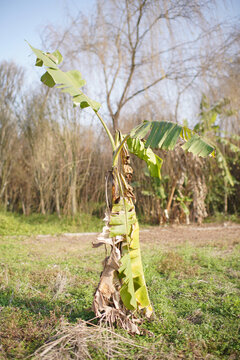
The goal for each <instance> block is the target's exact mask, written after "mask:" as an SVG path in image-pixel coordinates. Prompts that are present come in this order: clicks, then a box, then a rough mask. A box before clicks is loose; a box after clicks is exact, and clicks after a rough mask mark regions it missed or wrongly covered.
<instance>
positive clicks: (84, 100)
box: [29, 44, 101, 111]
mask: <svg viewBox="0 0 240 360" xmlns="http://www.w3.org/2000/svg"><path fill="white" fill-rule="evenodd" d="M29 46H30V48H31V49H32V51H33V52H34V54H35V55H36V56H37V60H36V63H35V65H36V66H43V65H44V66H45V67H46V72H45V73H44V74H43V75H42V77H41V81H42V82H43V83H44V84H45V85H47V86H48V87H53V86H55V85H57V87H58V88H61V89H62V90H61V91H62V92H65V93H69V94H70V95H71V96H72V100H73V104H74V105H75V106H80V107H81V108H85V107H88V106H90V107H91V108H92V109H93V110H94V111H98V110H99V108H100V106H101V104H100V103H98V102H97V101H94V100H91V99H90V98H89V97H88V96H86V95H85V94H84V93H83V92H82V91H81V90H80V88H81V87H82V86H84V85H85V84H86V81H85V80H84V79H82V75H81V73H80V72H79V71H78V70H71V71H67V72H64V71H62V70H60V69H59V67H58V66H57V65H58V64H60V63H61V61H62V55H61V54H60V52H59V51H58V50H56V51H55V52H53V53H52V54H50V53H44V52H43V51H41V50H39V49H36V48H34V47H33V46H31V45H30V44H29Z"/></svg>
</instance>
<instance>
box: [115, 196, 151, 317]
mask: <svg viewBox="0 0 240 360" xmlns="http://www.w3.org/2000/svg"><path fill="white" fill-rule="evenodd" d="M109 227H110V234H109V236H110V237H116V236H122V237H123V239H124V240H123V243H122V252H123V256H122V258H121V260H120V261H121V266H120V268H119V270H118V271H119V276H120V279H121V281H122V286H121V289H120V295H121V299H122V301H123V303H124V305H125V306H126V308H127V309H129V310H133V309H137V308H140V309H142V308H146V312H147V313H148V315H150V314H151V313H152V307H151V304H150V300H149V297H148V291H147V287H146V283H145V279H144V273H143V267H142V260H141V253H140V246H139V225H138V221H137V217H136V212H135V207H134V205H133V203H132V202H129V201H128V200H127V199H122V198H121V199H120V201H119V202H118V203H117V204H114V205H113V208H112V211H111V214H110V222H109Z"/></svg>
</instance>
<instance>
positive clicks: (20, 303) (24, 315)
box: [0, 227, 240, 360]
mask: <svg viewBox="0 0 240 360" xmlns="http://www.w3.org/2000/svg"><path fill="white" fill-rule="evenodd" d="M1 229H2V228H1ZM97 229H98V228H97V227H96V230H97ZM11 231H12V230H11ZM45 231H46V229H45V230H44V231H42V233H44V232H45ZM68 231H69V230H68ZM151 231H152V232H150V235H148V236H147V237H146V236H145V235H144V234H145V233H142V238H143V239H142V249H143V263H144V268H145V274H146V281H147V285H148V288H149V293H150V297H151V301H152V303H153V306H154V310H155V318H154V319H153V320H152V321H150V322H148V321H145V322H144V323H143V324H142V326H141V327H142V330H143V331H145V335H141V336H136V337H130V336H129V335H125V334H124V332H123V331H122V330H115V331H116V332H117V333H120V334H121V335H124V336H126V338H129V339H131V340H134V342H135V343H136V344H139V345H141V346H153V344H154V347H152V348H151V349H152V350H151V354H152V355H151V356H153V357H151V359H231V360H233V359H239V358H240V332H239V331H240V330H239V329H240V296H239V295H240V281H239V280H240V262H239V260H240V236H238V234H239V233H240V232H239V231H240V230H238V234H235V236H234V237H233V236H232V235H231V234H230V235H227V233H226V236H225V235H224V237H223V238H221V239H220V240H219V239H218V236H219V235H218V234H219V233H218V232H216V235H215V236H216V239H215V240H214V241H213V240H212V239H209V238H207V237H206V239H203V238H202V239H201V241H197V240H194V241H193V240H191V241H190V240H188V237H187V236H186V240H184V236H183V235H182V239H183V240H182V241H179V239H178V234H179V231H180V232H181V229H179V230H178V228H176V229H175V230H174V233H175V235H174V236H175V238H174V237H173V238H172V240H171V244H170V242H169V244H168V241H165V242H163V241H161V236H164V232H162V233H161V236H160V238H159V236H158V233H159V230H158V229H157V228H156V229H155V230H151ZM189 231H190V230H189ZM219 231H221V229H220V230H219ZM53 232H55V231H53ZM20 233H21V232H20ZM146 234H147V233H146ZM14 235H15V234H14ZM202 236H203V235H202ZM149 239H151V241H150V240H149ZM103 258H104V249H101V248H100V249H92V247H91V236H90V237H80V238H79V237H78V238H77V237H76V238H75V237H72V238H66V237H63V236H55V237H36V236H34V235H32V236H12V235H11V236H1V238H0V338H1V343H0V359H26V358H27V357H28V356H30V355H31V354H32V353H34V351H35V350H36V349H38V348H39V347H40V346H41V345H42V344H43V343H44V342H46V341H47V340H48V339H49V338H50V337H51V336H53V335H54V334H55V333H56V332H57V330H58V329H59V327H60V326H61V324H62V322H63V321H64V322H66V323H70V324H75V323H77V321H78V319H84V320H89V319H91V318H92V317H93V316H94V314H93V312H92V310H91V303H92V300H93V293H94V290H95V287H96V286H97V283H98V280H99V274H100V272H101V270H102V264H101V262H102V260H103ZM122 346H123V347H124V346H125V344H124V342H123V344H122ZM127 346H128V345H127V344H126V347H127ZM154 349H155V350H154ZM101 354H102V353H101V347H99V349H98V348H95V350H94V352H93V355H92V356H93V358H95V359H105V358H106V357H104V356H103V355H101ZM144 354H145V355H144ZM30 358H31V357H30ZM65 358H66V359H68V357H62V359H65ZM69 358H70V357H69ZM117 358H118V359H124V358H125V357H124V356H123V357H121V356H120V355H119V357H117ZM128 358H132V359H150V355H149V354H148V355H146V353H141V348H136V349H135V348H133V349H132V350H131V351H128Z"/></svg>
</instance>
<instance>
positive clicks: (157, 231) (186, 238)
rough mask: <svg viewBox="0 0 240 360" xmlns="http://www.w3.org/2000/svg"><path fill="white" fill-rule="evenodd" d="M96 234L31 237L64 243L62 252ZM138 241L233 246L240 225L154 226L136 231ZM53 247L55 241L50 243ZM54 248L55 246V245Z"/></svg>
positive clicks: (238, 239)
mask: <svg viewBox="0 0 240 360" xmlns="http://www.w3.org/2000/svg"><path fill="white" fill-rule="evenodd" d="M96 236H97V233H78V234H62V235H57V236H52V235H38V236H37V237H36V238H35V239H34V241H35V240H37V242H39V245H40V244H43V243H48V246H49V250H50V249H51V242H52V241H53V242H54V243H56V242H57V243H58V247H59V246H63V247H64V246H66V245H67V248H66V251H67V250H70V248H71V247H75V246H77V247H78V246H79V245H80V244H81V245H82V247H83V248H85V247H89V245H90V244H91V243H92V241H93V240H94V239H95V238H96ZM140 241H141V243H143V244H145V243H147V244H155V245H157V244H158V245H161V246H162V247H168V248H171V247H176V246H179V245H181V244H184V243H189V244H192V245H193V244H194V246H197V247H201V246H207V245H210V246H216V247H223V246H225V245H227V247H228V248H229V247H231V246H233V247H234V246H235V245H237V244H238V243H240V225H237V224H232V223H224V224H221V225H218V224H207V225H206V224H204V225H202V226H197V225H174V226H171V225H168V226H156V227H152V228H150V229H143V230H141V231H140ZM54 248H55V244H54ZM55 251H56V248H55Z"/></svg>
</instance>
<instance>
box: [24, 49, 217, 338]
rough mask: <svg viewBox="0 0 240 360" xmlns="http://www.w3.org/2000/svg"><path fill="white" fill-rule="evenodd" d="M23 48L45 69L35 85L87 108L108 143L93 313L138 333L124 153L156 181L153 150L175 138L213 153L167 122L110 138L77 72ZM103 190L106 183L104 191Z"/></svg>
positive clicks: (168, 146) (137, 259)
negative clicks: (103, 253)
mask: <svg viewBox="0 0 240 360" xmlns="http://www.w3.org/2000/svg"><path fill="white" fill-rule="evenodd" d="M29 46H30V47H31V49H32V51H33V52H34V54H35V55H36V57H37V59H36V63H35V65H36V66H40V67H41V66H44V67H45V70H46V71H45V73H44V74H43V75H42V77H41V81H42V82H43V83H44V84H45V85H47V86H48V87H50V88H51V87H54V86H56V87H57V88H59V89H60V91H62V92H64V93H68V94H69V95H70V96H71V97H72V101H73V105H74V106H79V107H80V108H86V107H90V108H91V109H92V110H93V112H94V113H95V115H96V117H97V118H98V119H99V121H100V122H101V124H102V126H103V128H104V129H105V131H106V134H107V136H108V138H109V141H110V143H111V146H112V153H113V157H112V168H111V170H110V172H109V174H108V176H107V182H110V183H111V194H110V195H109V194H106V203H107V206H106V214H105V218H104V221H105V226H104V227H103V231H102V233H101V234H100V235H99V236H98V237H97V238H96V240H95V241H94V243H93V246H94V247H98V246H101V245H105V246H106V247H108V249H109V255H108V256H107V257H106V259H105V260H104V268H103V271H102V274H101V276H100V281H99V284H98V287H97V289H96V292H95V295H94V300H93V309H94V311H95V314H96V316H97V317H99V319H101V320H105V321H107V322H108V323H110V324H113V323H115V324H118V325H120V326H122V327H123V328H125V329H127V330H128V331H129V332H131V333H138V332H139V329H138V326H137V321H138V320H137V319H138V317H139V316H140V315H143V314H144V316H146V317H147V318H150V317H151V315H152V313H153V308H152V305H151V301H150V298H149V295H148V290H147V286H146V282H145V278H144V272H143V266H142V260H141V253H140V245H139V224H138V221H137V216H136V212H135V206H134V204H135V196H134V193H133V188H132V187H131V185H130V182H131V178H132V174H133V169H132V167H131V165H130V156H129V153H131V154H134V155H136V156H138V157H139V158H140V159H142V160H144V161H145V162H146V164H147V167H148V170H149V173H150V175H151V176H153V177H158V178H160V177H161V166H162V162H163V160H162V159H161V158H160V157H159V156H158V155H157V154H155V153H154V151H153V149H164V150H173V149H174V147H175V145H176V143H177V141H178V140H179V139H180V140H181V141H182V148H183V149H184V150H186V151H189V152H192V153H193V154H197V155H199V156H203V157H205V156H208V155H210V154H213V152H214V148H213V146H211V145H210V144H208V143H207V142H206V141H205V140H204V139H203V138H202V137H200V136H199V135H197V134H196V133H194V132H193V131H192V130H190V129H189V128H187V127H186V126H180V125H178V124H175V123H173V122H167V121H159V122H158V121H144V122H143V123H141V124H139V125H138V126H136V127H134V128H133V129H132V130H131V131H130V132H129V133H128V134H122V133H121V131H120V130H117V131H116V133H115V134H112V133H111V131H110V130H109V128H108V126H107V124H106V123H105V121H104V120H103V118H102V117H101V115H100V114H99V109H100V106H101V105H100V103H98V102H96V101H94V100H92V99H90V98H89V97H88V96H87V95H85V94H84V93H83V91H82V90H81V88H82V87H83V86H84V85H85V83H86V82H85V80H83V79H82V76H81V73H80V72H79V71H78V70H70V71H67V72H64V71H62V70H61V69H60V68H59V64H60V63H61V62H62V55H61V54H60V52H59V51H55V52H53V53H47V52H43V51H41V50H38V49H36V48H34V47H32V46H31V45H29ZM108 187H109V186H108V184H106V189H108ZM106 192H107V190H106ZM109 198H110V200H109Z"/></svg>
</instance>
